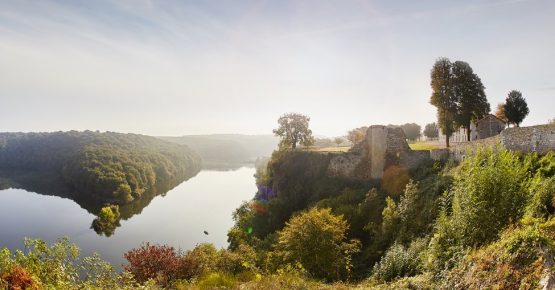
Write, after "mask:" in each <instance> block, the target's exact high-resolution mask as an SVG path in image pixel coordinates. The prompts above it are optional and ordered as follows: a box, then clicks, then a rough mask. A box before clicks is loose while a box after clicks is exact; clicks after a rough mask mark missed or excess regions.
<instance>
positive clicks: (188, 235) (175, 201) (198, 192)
mask: <svg viewBox="0 0 555 290" xmlns="http://www.w3.org/2000/svg"><path fill="white" fill-rule="evenodd" d="M254 173H255V171H254V168H252V167H249V168H246V167H243V168H240V169H238V170H235V171H212V170H203V171H201V172H199V173H198V174H197V175H196V176H195V177H194V178H191V179H190V180H187V181H186V182H183V183H181V184H179V185H178V186H177V187H175V188H173V189H172V190H171V191H169V192H168V193H167V194H164V196H162V195H158V196H155V197H154V198H153V199H152V200H151V201H150V202H149V203H148V206H145V207H143V208H141V209H140V214H139V212H137V213H135V214H134V215H133V216H132V218H128V219H127V220H125V219H123V218H122V219H121V220H120V225H121V226H119V227H117V228H116V229H115V233H114V234H112V235H111V236H110V237H106V235H105V234H102V235H98V234H97V233H96V232H95V231H94V230H93V229H91V228H90V227H91V222H92V221H93V220H94V219H95V218H96V214H97V213H98V212H94V211H92V210H91V211H89V210H83V208H82V206H80V205H78V204H77V202H76V201H75V202H74V201H73V200H71V199H68V198H61V197H59V196H60V194H56V195H54V194H46V193H48V192H49V191H43V192H42V194H36V193H34V192H30V191H29V190H23V189H14V188H12V189H5V190H0V248H2V247H7V248H10V249H11V250H14V251H15V250H17V249H23V248H24V247H23V239H24V238H25V237H30V238H38V239H42V240H45V241H47V242H49V243H51V242H55V241H56V240H57V239H59V238H61V237H66V236H67V237H69V238H70V241H71V242H73V243H76V244H77V245H79V246H80V248H81V249H82V255H83V256H90V255H91V254H92V253H93V252H97V253H99V254H100V255H101V256H102V258H103V259H105V260H107V261H110V262H111V263H112V264H113V265H115V266H116V267H119V266H121V265H122V264H124V263H125V259H124V258H123V254H124V253H125V252H126V251H128V250H130V249H132V248H136V247H139V246H140V245H141V243H143V242H150V243H151V244H167V245H171V246H173V247H175V248H177V249H181V250H188V249H192V248H193V247H194V246H195V245H196V244H199V243H212V244H214V245H215V246H216V247H218V248H220V247H227V245H228V243H227V232H228V230H229V229H230V228H231V227H233V219H232V214H233V212H234V211H235V209H237V208H238V207H239V206H240V205H241V203H242V201H246V200H250V199H252V197H253V196H254V193H255V192H256V190H257V189H256V185H255V183H254V178H253V174H254ZM20 178H21V177H20ZM10 182H12V184H13V182H14V181H13V180H11V181H10ZM2 184H3V186H4V187H3V188H6V179H5V178H4V179H3V182H2ZM10 187H11V186H10ZM19 188H21V186H20V187H19ZM28 188H30V187H28ZM35 189H36V188H35ZM58 193H59V192H58ZM138 208H139V207H138ZM121 209H123V207H122V208H121ZM125 209H126V210H128V208H127V207H126V208H125ZM91 212H94V213H95V214H94V215H93V214H91ZM121 215H122V216H123V210H122V212H121ZM204 231H207V232H209V233H210V234H209V235H205V234H204Z"/></svg>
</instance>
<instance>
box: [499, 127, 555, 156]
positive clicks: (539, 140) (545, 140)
mask: <svg viewBox="0 0 555 290" xmlns="http://www.w3.org/2000/svg"><path fill="white" fill-rule="evenodd" d="M501 143H502V144H503V146H504V147H505V148H507V149H509V150H514V151H520V152H538V153H539V154H546V153H547V152H548V151H551V150H555V125H554V124H551V125H539V126H531V127H520V128H507V129H505V130H503V132H501Z"/></svg>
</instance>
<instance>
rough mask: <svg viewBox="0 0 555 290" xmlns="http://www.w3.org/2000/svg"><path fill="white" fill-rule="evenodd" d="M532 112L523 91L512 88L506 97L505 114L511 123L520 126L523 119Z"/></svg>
mask: <svg viewBox="0 0 555 290" xmlns="http://www.w3.org/2000/svg"><path fill="white" fill-rule="evenodd" d="M528 113H530V110H529V109H528V104H526V100H525V99H524V98H523V97H522V93H521V92H519V91H515V90H512V91H510V92H509V95H508V96H507V99H505V116H506V117H507V121H508V122H509V124H514V125H515V126H517V127H519V125H520V123H522V120H524V118H526V116H527V115H528Z"/></svg>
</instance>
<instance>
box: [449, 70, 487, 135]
mask: <svg viewBox="0 0 555 290" xmlns="http://www.w3.org/2000/svg"><path fill="white" fill-rule="evenodd" d="M451 73H452V89H453V95H454V98H455V102H456V106H457V114H456V117H455V125H456V127H463V128H465V129H466V138H467V139H466V140H467V141H470V123H471V122H473V121H474V122H475V121H477V120H478V119H481V118H482V117H484V116H485V115H486V114H488V113H489V112H490V105H489V103H488V100H487V98H486V93H485V92H484V85H483V84H482V80H480V78H479V77H478V76H477V75H476V74H475V73H474V71H473V70H472V68H471V67H470V65H469V64H468V63H466V62H464V61H455V62H454V63H453V65H452V68H451Z"/></svg>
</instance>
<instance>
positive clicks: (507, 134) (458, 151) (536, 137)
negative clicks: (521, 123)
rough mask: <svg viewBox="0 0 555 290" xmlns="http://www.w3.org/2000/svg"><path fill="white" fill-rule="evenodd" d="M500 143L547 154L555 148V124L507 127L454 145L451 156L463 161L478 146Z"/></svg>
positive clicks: (521, 149)
mask: <svg viewBox="0 0 555 290" xmlns="http://www.w3.org/2000/svg"><path fill="white" fill-rule="evenodd" d="M499 145H500V146H502V147H504V148H506V149H508V150H512V151H518V152H523V153H531V152H537V153H538V154H546V153H547V152H549V151H554V150H555V125H538V126H530V127H516V128H507V129H505V130H503V131H501V133H500V134H499V135H496V136H493V137H490V138H486V139H480V140H475V141H472V142H467V143H463V144H458V145H455V146H452V147H451V148H449V152H450V156H449V158H450V159H452V160H456V161H462V160H464V159H465V158H466V155H467V154H469V153H470V154H471V153H473V152H475V151H476V150H477V149H478V148H484V147H489V148H494V147H495V146H499ZM434 154H435V153H432V155H434Z"/></svg>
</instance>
